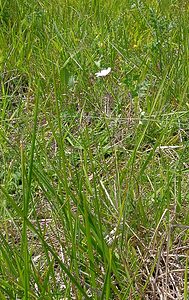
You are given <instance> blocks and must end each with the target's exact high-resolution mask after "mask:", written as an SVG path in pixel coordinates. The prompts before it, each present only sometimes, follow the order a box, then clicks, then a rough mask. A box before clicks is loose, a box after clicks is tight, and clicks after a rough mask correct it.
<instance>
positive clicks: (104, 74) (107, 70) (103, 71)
mask: <svg viewBox="0 0 189 300" xmlns="http://www.w3.org/2000/svg"><path fill="white" fill-rule="evenodd" d="M110 72H111V68H108V69H104V70H102V71H100V72H97V73H95V75H96V77H104V76H106V75H108V74H109V73H110Z"/></svg>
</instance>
